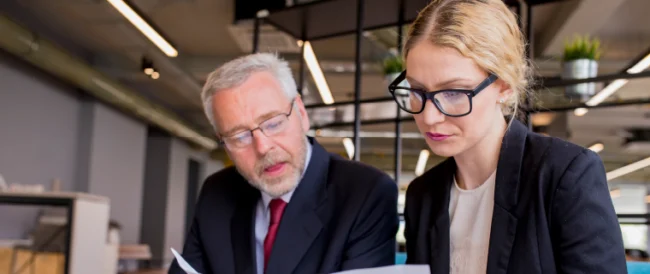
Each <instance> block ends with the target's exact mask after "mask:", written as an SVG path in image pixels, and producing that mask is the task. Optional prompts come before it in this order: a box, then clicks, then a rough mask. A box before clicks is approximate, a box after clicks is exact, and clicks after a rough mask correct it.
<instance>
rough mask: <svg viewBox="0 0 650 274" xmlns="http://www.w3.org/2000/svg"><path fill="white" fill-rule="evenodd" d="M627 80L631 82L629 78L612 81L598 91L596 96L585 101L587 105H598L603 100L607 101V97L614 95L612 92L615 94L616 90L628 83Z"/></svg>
mask: <svg viewBox="0 0 650 274" xmlns="http://www.w3.org/2000/svg"><path fill="white" fill-rule="evenodd" d="M627 82H629V81H628V80H627V79H618V80H614V82H611V83H610V84H609V85H607V86H606V87H605V88H603V89H602V90H601V91H600V92H598V93H597V94H596V95H594V97H591V99H589V100H588V101H587V102H586V103H585V105H588V106H590V107H593V106H596V105H598V104H600V103H602V102H603V101H605V99H607V97H609V96H612V94H614V92H616V91H618V89H620V88H621V87H623V86H625V84H627Z"/></svg>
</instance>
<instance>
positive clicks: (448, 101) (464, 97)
mask: <svg viewBox="0 0 650 274" xmlns="http://www.w3.org/2000/svg"><path fill="white" fill-rule="evenodd" d="M497 78H498V77H497V76H496V75H494V74H490V75H489V76H488V77H487V78H486V79H485V80H483V82H481V83H480V84H479V85H478V86H477V87H476V88H474V89H473V90H468V89H445V90H438V91H431V92H429V91H425V90H421V89H416V88H411V87H404V86H398V85H399V84H400V83H402V82H403V81H404V80H405V79H406V71H403V72H402V73H401V74H400V75H399V76H398V77H397V78H395V80H394V81H393V82H392V83H391V84H390V85H389V86H388V91H390V93H391V94H392V95H393V98H394V99H395V102H397V104H398V105H399V107H400V108H401V109H403V110H404V111H406V112H408V113H411V114H419V113H421V112H422V111H423V110H424V106H425V105H426V101H427V100H431V102H433V105H435V106H436V108H437V109H438V111H440V112H441V113H442V114H444V115H447V116H450V117H461V116H465V115H467V114H470V113H471V112H472V98H473V97H474V96H476V95H477V94H478V93H479V92H481V91H482V90H484V89H485V88H486V87H488V86H489V85H491V84H492V83H494V82H495V81H496V80H497Z"/></svg>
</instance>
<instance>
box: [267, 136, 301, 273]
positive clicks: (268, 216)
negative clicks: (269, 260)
mask: <svg viewBox="0 0 650 274" xmlns="http://www.w3.org/2000/svg"><path fill="white" fill-rule="evenodd" d="M311 153H312V145H311V144H308V145H307V153H306V154H307V155H306V158H307V159H306V160H305V169H304V170H303V171H302V175H301V176H300V179H299V180H302V177H303V176H305V172H307V167H308V166H309V161H310V160H311ZM298 183H300V181H298ZM297 187H298V185H296V188H297ZM295 190H296V189H295V188H294V189H293V190H291V191H289V192H288V193H287V194H284V195H282V197H280V199H282V200H283V201H284V202H285V203H287V204H288V203H289V202H290V201H291V196H293V192H294V191H295ZM260 192H261V193H262V198H261V199H260V200H259V202H257V207H256V209H255V254H256V256H255V259H256V265H255V266H256V269H257V274H263V273H264V239H266V234H267V233H268V231H269V222H270V221H271V212H270V209H269V204H270V203H271V200H273V197H271V196H270V195H268V194H266V193H264V192H262V191H260Z"/></svg>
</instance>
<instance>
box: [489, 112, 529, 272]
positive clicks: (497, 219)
mask: <svg viewBox="0 0 650 274" xmlns="http://www.w3.org/2000/svg"><path fill="white" fill-rule="evenodd" d="M527 134H528V129H527V128H526V127H525V126H524V125H523V124H521V123H520V122H519V121H517V120H515V121H513V122H512V125H511V126H510V128H509V129H508V131H507V132H506V134H505V136H504V138H503V143H502V144H501V151H500V153H499V163H498V164H497V174H496V186H495V190H494V211H493V215H492V226H491V231H490V247H489V253H488V265H487V272H488V273H506V271H507V268H508V263H509V260H510V253H511V252H512V245H513V242H514V240H515V232H516V229H517V215H516V214H515V208H516V205H517V203H518V200H517V197H518V193H519V179H520V175H521V163H522V161H523V156H524V146H525V142H526V135H527Z"/></svg>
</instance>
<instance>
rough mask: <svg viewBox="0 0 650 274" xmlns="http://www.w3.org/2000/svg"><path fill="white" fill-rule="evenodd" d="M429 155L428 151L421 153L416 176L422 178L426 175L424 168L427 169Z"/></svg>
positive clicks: (416, 166)
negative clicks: (421, 176)
mask: <svg viewBox="0 0 650 274" xmlns="http://www.w3.org/2000/svg"><path fill="white" fill-rule="evenodd" d="M429 154H430V153H429V151H428V150H426V149H423V150H422V151H420V157H418V163H417V164H415V176H420V175H422V174H423V173H424V168H425V167H427V161H428V160H429Z"/></svg>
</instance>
